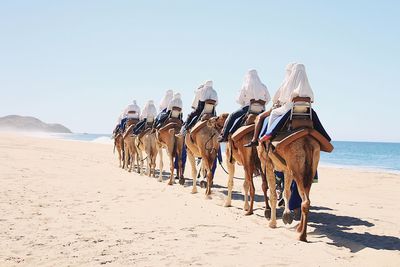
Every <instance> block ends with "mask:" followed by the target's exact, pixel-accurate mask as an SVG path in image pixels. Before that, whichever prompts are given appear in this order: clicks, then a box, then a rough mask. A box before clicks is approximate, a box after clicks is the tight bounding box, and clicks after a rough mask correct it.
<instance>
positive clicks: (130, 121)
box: [125, 118, 139, 132]
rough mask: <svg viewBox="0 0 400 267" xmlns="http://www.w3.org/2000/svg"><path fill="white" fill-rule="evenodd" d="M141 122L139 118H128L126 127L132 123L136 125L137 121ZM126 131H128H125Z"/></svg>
mask: <svg viewBox="0 0 400 267" xmlns="http://www.w3.org/2000/svg"><path fill="white" fill-rule="evenodd" d="M138 122H139V119H135V118H129V119H127V120H126V125H125V127H128V128H129V127H130V126H131V125H135V124H136V123H138ZM125 132H126V131H125Z"/></svg>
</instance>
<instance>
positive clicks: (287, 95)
mask: <svg viewBox="0 0 400 267" xmlns="http://www.w3.org/2000/svg"><path fill="white" fill-rule="evenodd" d="M296 96H300V97H310V98H311V101H314V93H313V91H312V89H311V86H310V83H309V82H308V78H307V74H306V68H305V66H304V65H303V64H295V65H294V66H293V68H292V73H291V74H290V77H289V79H288V81H287V83H286V85H285V86H284V87H283V88H282V91H281V94H280V97H279V102H281V103H282V104H285V103H289V102H291V101H292V99H293V98H294V97H296Z"/></svg>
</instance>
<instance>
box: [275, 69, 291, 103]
mask: <svg viewBox="0 0 400 267" xmlns="http://www.w3.org/2000/svg"><path fill="white" fill-rule="evenodd" d="M296 64H297V63H296V62H293V63H289V64H287V65H286V69H285V78H284V79H283V82H282V83H281V85H280V86H279V88H278V90H277V91H276V93H275V95H274V98H273V99H272V103H273V104H274V105H275V104H277V103H278V101H279V96H280V95H281V91H282V88H283V87H284V86H285V85H286V83H287V81H288V80H289V77H290V74H291V73H292V69H293V67H294V66H295V65H296Z"/></svg>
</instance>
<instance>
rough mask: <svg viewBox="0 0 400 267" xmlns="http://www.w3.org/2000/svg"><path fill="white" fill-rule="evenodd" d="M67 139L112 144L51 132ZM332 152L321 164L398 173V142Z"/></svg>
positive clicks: (349, 145)
mask: <svg viewBox="0 0 400 267" xmlns="http://www.w3.org/2000/svg"><path fill="white" fill-rule="evenodd" d="M52 136H54V137H56V138H61V139H67V140H77V141H87V142H96V143H104V144H112V143H113V141H112V139H111V135H107V134H79V133H77V134H53V135H52ZM333 146H334V147H335V149H334V151H333V152H332V153H324V152H322V153H321V161H320V165H321V166H332V167H341V168H359V169H365V170H380V171H386V172H393V173H400V143H381V142H349V141H334V142H333Z"/></svg>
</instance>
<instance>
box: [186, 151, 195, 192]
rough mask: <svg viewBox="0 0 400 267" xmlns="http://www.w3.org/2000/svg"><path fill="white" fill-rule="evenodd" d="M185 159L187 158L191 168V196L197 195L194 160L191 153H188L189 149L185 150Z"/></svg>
mask: <svg viewBox="0 0 400 267" xmlns="http://www.w3.org/2000/svg"><path fill="white" fill-rule="evenodd" d="M187 158H188V161H189V162H190V166H191V167H192V179H193V188H192V194H196V193H197V170H196V160H195V158H194V155H193V154H192V151H190V149H188V150H187Z"/></svg>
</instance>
